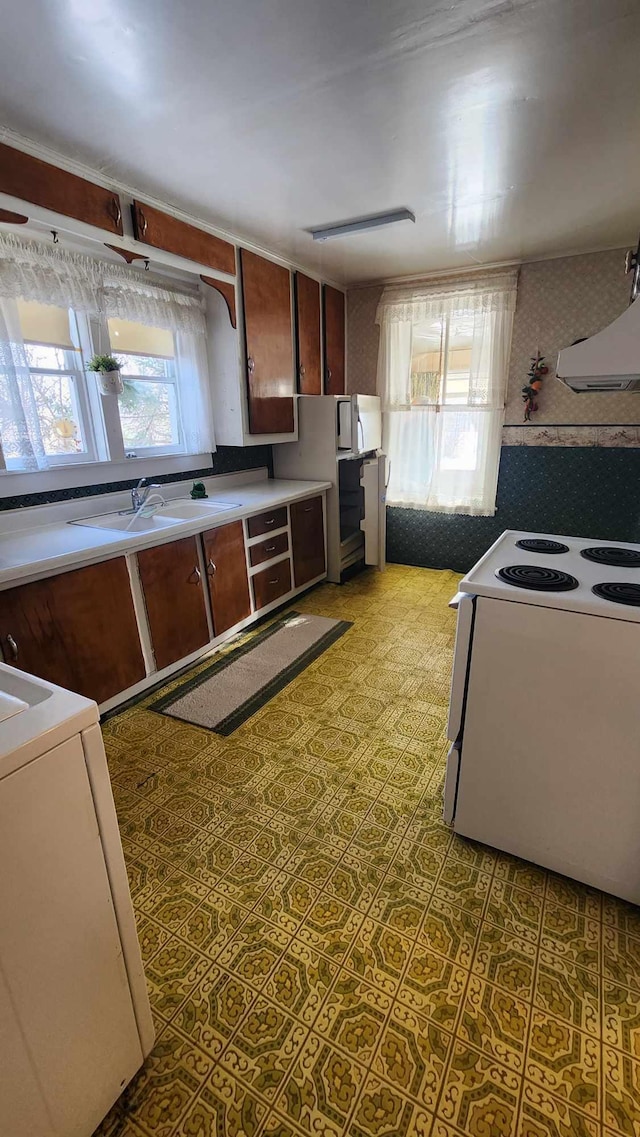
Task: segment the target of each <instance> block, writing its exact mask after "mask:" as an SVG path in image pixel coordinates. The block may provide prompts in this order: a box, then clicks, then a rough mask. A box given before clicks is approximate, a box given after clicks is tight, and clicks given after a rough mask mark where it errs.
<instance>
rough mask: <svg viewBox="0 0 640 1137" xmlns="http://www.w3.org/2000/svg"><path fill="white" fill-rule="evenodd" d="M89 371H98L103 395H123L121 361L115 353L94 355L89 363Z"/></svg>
mask: <svg viewBox="0 0 640 1137" xmlns="http://www.w3.org/2000/svg"><path fill="white" fill-rule="evenodd" d="M87 371H95V372H96V374H97V376H98V381H99V383H100V390H101V391H102V394H103V395H121V394H122V392H123V391H124V383H123V382H122V376H121V374H120V361H119V360H118V359H116V357H115V355H93V356H92V357H91V359H90V360H89V362H88V363H87Z"/></svg>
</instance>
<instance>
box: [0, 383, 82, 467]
mask: <svg viewBox="0 0 640 1137" xmlns="http://www.w3.org/2000/svg"><path fill="white" fill-rule="evenodd" d="M31 390H32V392H33V402H34V404H35V410H36V413H37V416H38V422H39V423H40V433H41V435H42V441H43V443H44V449H45V453H46V454H49V455H50V456H51V457H52V458H53V457H55V456H56V455H57V454H59V455H63V454H83V453H86V444H85V440H84V439H83V437H82V430H81V426H80V415H79V412H78V405H77V399H76V388H75V382H74V380H73V377H72V376H71V375H39V374H38V373H37V372H35V373H34V372H32V373H31ZM13 434H14V431H13V430H12V427H11V426H10V425H8V426H7V427H6V428H4V429H3V432H2V444H3V447H4V448H5V450H7V456H8V457H9V458H19V457H20V456H21V451H20V449H19V447H18V442H17V438H16V437H12V435H13Z"/></svg>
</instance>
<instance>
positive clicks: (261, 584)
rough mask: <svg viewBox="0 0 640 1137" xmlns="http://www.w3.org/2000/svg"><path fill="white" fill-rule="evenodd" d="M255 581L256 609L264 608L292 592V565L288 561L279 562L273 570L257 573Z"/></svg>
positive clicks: (273, 566) (253, 578)
mask: <svg viewBox="0 0 640 1137" xmlns="http://www.w3.org/2000/svg"><path fill="white" fill-rule="evenodd" d="M251 579H252V580H253V596H254V600H255V604H256V608H264V607H265V605H267V604H271V602H272V600H277V599H278V597H279V596H284V595H285V594H286V593H287V592H290V591H291V565H290V563H289V561H288V560H286V561H279V563H278V564H277V565H272V567H271V568H268V569H263V570H262V572H257V573H256V574H255V576H254V577H252V578H251Z"/></svg>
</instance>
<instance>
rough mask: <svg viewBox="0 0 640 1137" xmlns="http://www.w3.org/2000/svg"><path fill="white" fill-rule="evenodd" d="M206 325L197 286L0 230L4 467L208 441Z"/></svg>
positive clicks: (65, 463) (193, 447)
mask: <svg viewBox="0 0 640 1137" xmlns="http://www.w3.org/2000/svg"><path fill="white" fill-rule="evenodd" d="M205 331H206V328H205V317H204V304H203V301H202V298H201V296H200V294H199V292H198V291H197V289H195V288H188V287H183V286H181V287H174V285H173V283H167V281H166V280H165V279H158V278H150V274H147V273H145V274H142V273H140V272H136V271H135V270H131V269H125V268H124V267H123V266H120V265H114V264H112V263H111V262H105V261H101V260H99V259H98V258H93V257H87V256H82V255H79V254H75V253H70V252H67V251H66V250H59V249H58V248H52V247H51V246H48V247H47V246H42V245H41V244H40V243H39V242H36V241H24V240H22V239H19V238H17V237H13V236H11V237H9V236H8V235H2V234H0V470H2V469H3V468H4V469H6V471H7V472H9V471H15V472H28V471H36V470H47V469H51V468H58V469H62V468H64V467H68V468H73V467H74V466H79V465H82V464H86V463H92V462H106V463H115V462H119V461H121V462H124V461H125V459H133V458H142V459H144V458H156V457H162V456H166V457H167V458H171V457H177V456H180V455H185V456H186V455H190V454H193V455H205V454H209V453H211V452H212V450H213V449H214V448H215V444H214V438H213V423H212V412H211V403H210V393H209V376H208V367H207V357H206V339H205ZM107 353H109V354H112V355H114V356H115V357H116V359H118V361H119V363H120V365H121V366H120V373H121V378H122V381H123V391H122V392H121V393H120V394H117V393H115V392H111V393H103V392H101V390H100V387H99V384H98V380H97V377H96V375H95V373H93V372H90V371H87V369H86V367H87V362H88V361H89V360H90V358H91V356H92V355H94V354H102V355H104V354H107ZM124 476H126V475H124ZM83 481H86V475H84V476H83Z"/></svg>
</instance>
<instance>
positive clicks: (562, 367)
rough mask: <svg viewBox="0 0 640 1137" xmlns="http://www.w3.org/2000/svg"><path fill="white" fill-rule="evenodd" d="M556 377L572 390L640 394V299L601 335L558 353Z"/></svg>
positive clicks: (597, 333)
mask: <svg viewBox="0 0 640 1137" xmlns="http://www.w3.org/2000/svg"><path fill="white" fill-rule="evenodd" d="M556 374H557V376H558V379H560V380H561V382H563V383H566V385H567V387H570V388H571V390H572V391H578V392H580V391H640V299H638V300H635V301H634V302H633V304H630V305H629V307H628V308H627V309H626V311H624V312H623V313H622V315H621V316H618V319H617V320H614V321H613V323H612V324H609V326H608V327H607V328H603V330H602V331H601V332H596V334H595V335H594V336H590V337H589V339H586V340H582V341H581V342H580V343H576V344H574V345H573V347H565V348H564V349H563V350H562V351H561V352H559V353H558V364H557V367H556Z"/></svg>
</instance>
